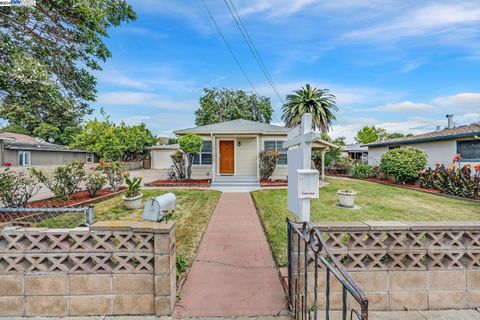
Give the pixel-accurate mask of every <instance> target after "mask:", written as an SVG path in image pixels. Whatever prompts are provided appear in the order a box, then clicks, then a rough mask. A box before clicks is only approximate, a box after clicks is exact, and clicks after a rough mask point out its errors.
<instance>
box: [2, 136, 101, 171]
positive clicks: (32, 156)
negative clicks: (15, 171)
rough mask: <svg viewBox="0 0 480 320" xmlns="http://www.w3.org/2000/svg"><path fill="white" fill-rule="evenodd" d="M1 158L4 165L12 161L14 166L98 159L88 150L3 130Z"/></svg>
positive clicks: (57, 163)
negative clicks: (71, 147)
mask: <svg viewBox="0 0 480 320" xmlns="http://www.w3.org/2000/svg"><path fill="white" fill-rule="evenodd" d="M0 160H1V165H2V166H4V165H5V164H6V163H10V164H11V165H12V166H20V167H28V166H50V165H62V164H65V163H68V162H71V161H74V160H78V161H84V162H86V163H94V162H96V160H97V159H96V157H95V155H94V154H93V153H92V152H89V151H86V150H77V149H70V148H68V147H66V146H62V145H58V144H53V143H48V142H44V141H41V140H38V139H36V138H34V137H30V136H27V135H24V134H19V133H12V132H1V133H0Z"/></svg>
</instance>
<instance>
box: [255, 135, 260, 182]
mask: <svg viewBox="0 0 480 320" xmlns="http://www.w3.org/2000/svg"><path fill="white" fill-rule="evenodd" d="M259 153H260V139H259V138H258V135H257V155H256V157H257V179H258V180H260V159H259V155H258V154H259Z"/></svg>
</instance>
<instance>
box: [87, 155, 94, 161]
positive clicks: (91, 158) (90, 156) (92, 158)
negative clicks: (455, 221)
mask: <svg viewBox="0 0 480 320" xmlns="http://www.w3.org/2000/svg"><path fill="white" fill-rule="evenodd" d="M94 160H95V156H94V155H93V153H87V163H93V161H94Z"/></svg>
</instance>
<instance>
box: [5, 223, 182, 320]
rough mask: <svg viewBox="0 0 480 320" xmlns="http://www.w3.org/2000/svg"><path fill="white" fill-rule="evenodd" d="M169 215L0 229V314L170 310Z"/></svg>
mask: <svg viewBox="0 0 480 320" xmlns="http://www.w3.org/2000/svg"><path fill="white" fill-rule="evenodd" d="M175 300H176V270H175V222H168V223H165V222H162V223H153V222H125V221H108V222H99V223H96V224H94V225H92V226H91V227H90V228H75V229H45V228H15V229H12V228H5V229H3V230H1V231H0V316H86V315H170V314H171V313H172V311H173V307H174V305H175Z"/></svg>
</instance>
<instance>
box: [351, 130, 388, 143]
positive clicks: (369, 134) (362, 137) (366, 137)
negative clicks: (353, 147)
mask: <svg viewBox="0 0 480 320" xmlns="http://www.w3.org/2000/svg"><path fill="white" fill-rule="evenodd" d="M385 138H387V131H386V130H385V129H382V128H376V127H375V126H371V127H369V126H364V127H363V128H362V129H360V130H359V131H358V132H357V136H356V137H355V141H356V142H357V143H359V144H367V143H372V142H375V141H379V140H382V139H385Z"/></svg>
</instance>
